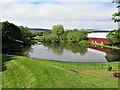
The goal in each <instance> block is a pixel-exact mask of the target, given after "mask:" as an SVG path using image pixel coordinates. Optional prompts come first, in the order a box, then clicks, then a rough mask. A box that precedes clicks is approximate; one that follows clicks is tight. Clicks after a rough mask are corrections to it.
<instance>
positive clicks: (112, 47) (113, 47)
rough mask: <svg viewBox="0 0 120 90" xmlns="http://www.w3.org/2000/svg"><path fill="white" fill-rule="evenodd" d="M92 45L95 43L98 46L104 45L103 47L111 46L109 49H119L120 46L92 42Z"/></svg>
mask: <svg viewBox="0 0 120 90" xmlns="http://www.w3.org/2000/svg"><path fill="white" fill-rule="evenodd" d="M92 45H96V46H100V47H105V48H111V49H117V50H120V47H117V46H109V45H103V44H99V43H92Z"/></svg>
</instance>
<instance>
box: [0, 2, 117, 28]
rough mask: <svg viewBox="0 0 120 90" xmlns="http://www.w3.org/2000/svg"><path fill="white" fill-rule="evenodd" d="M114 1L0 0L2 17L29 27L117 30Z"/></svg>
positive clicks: (0, 17) (1, 18) (0, 16)
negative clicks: (113, 18)
mask: <svg viewBox="0 0 120 90" xmlns="http://www.w3.org/2000/svg"><path fill="white" fill-rule="evenodd" d="M111 2H112V0H0V11H1V12H2V13H1V14H0V20H1V21H9V22H12V23H15V24H17V25H23V26H27V27H29V28H48V29H51V28H52V26H53V25H56V24H62V25H64V27H65V28H66V29H73V28H79V29H80V28H84V29H86V28H87V29H88V28H91V29H107V30H108V29H115V28H117V26H118V25H117V23H114V22H113V21H112V20H111V17H112V14H113V13H114V12H115V11H117V9H116V5H115V4H113V3H111Z"/></svg>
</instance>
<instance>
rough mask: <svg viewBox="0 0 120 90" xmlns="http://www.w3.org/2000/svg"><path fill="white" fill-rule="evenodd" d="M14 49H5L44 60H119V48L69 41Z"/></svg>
mask: <svg viewBox="0 0 120 90" xmlns="http://www.w3.org/2000/svg"><path fill="white" fill-rule="evenodd" d="M13 48H15V47H13ZM14 50H15V49H14ZM14 50H13V49H12V48H11V50H7V51H9V53H12V54H15V55H22V56H23V55H24V56H28V57H31V58H40V59H46V60H57V61H65V62H114V61H120V50H114V49H106V48H103V47H97V46H89V47H85V46H78V45H76V44H69V43H61V44H49V43H43V44H41V43H38V44H34V45H31V46H29V47H26V48H22V49H19V50H18V51H17V52H16V51H14ZM10 51H11V52H10ZM5 52H6V51H5ZM7 53H8V52H7Z"/></svg>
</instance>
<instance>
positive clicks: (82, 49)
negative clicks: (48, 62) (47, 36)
mask: <svg viewBox="0 0 120 90" xmlns="http://www.w3.org/2000/svg"><path fill="white" fill-rule="evenodd" d="M43 45H44V46H45V47H48V49H49V50H52V51H53V53H55V54H63V50H64V49H67V50H70V51H72V52H73V53H80V54H81V55H84V54H85V53H86V52H87V47H86V46H78V45H76V44H73V43H57V44H56V43H54V44H53V43H51V44H50V43H43Z"/></svg>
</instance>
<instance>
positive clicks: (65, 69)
mask: <svg viewBox="0 0 120 90" xmlns="http://www.w3.org/2000/svg"><path fill="white" fill-rule="evenodd" d="M6 59H8V60H9V61H7V62H4V63H3V64H4V65H3V66H4V68H5V69H4V71H2V88H117V87H118V79H117V78H114V77H113V76H112V72H110V71H107V66H109V65H110V66H112V67H113V68H114V69H117V68H118V62H113V63H96V66H95V64H94V63H70V62H56V61H48V60H42V59H31V58H27V57H23V56H13V55H3V61H4V60H6ZM103 64H104V66H103V67H102V68H101V65H103Z"/></svg>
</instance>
